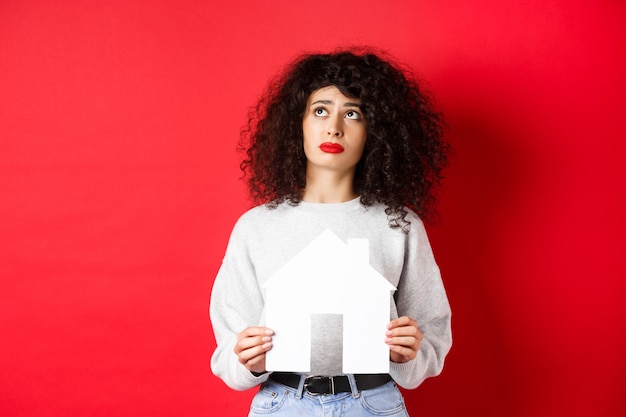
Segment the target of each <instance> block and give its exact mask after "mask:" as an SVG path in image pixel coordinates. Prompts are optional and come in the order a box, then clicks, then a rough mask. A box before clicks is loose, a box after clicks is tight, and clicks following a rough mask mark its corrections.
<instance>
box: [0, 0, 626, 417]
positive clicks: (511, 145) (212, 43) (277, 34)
mask: <svg viewBox="0 0 626 417" xmlns="http://www.w3.org/2000/svg"><path fill="white" fill-rule="evenodd" d="M385 4H386V2H381V1H368V0H367V1H361V2H294V1H287V0H284V1H271V2H270V1H267V2H253V1H249V2H246V1H243V0H230V1H206V0H205V1H186V2H175V1H165V0H158V1H139V0H130V1H122V0H120V1H109V2H82V1H54V2H52V1H35V0H32V1H28V0H25V1H17V0H4V1H2V2H1V3H0V231H1V233H0V259H1V262H0V279H1V284H2V286H1V291H0V329H1V334H2V336H0V415H3V416H44V415H45V416H71V415H80V416H120V415H121V416H147V415H150V416H173V415H185V416H207V415H245V413H246V410H247V408H248V403H249V399H250V397H251V395H252V394H253V392H252V391H250V392H246V393H237V392H233V391H230V390H229V389H228V388H226V386H225V385H224V384H223V383H222V382H221V381H220V380H218V379H217V378H215V377H214V376H213V375H211V373H210V371H209V366H208V363H209V357H210V354H211V352H212V350H213V347H214V340H213V336H212V332H211V327H210V322H209V319H208V312H207V310H208V303H209V294H210V289H211V285H212V280H213V277H214V276H215V273H216V271H217V269H218V267H219V264H220V261H221V258H222V255H223V252H224V249H225V245H226V241H227V238H228V235H229V233H230V229H231V227H232V225H233V223H234V221H235V220H236V219H237V217H238V216H239V215H240V214H241V213H242V212H243V211H244V210H245V209H246V208H247V206H248V203H247V201H246V198H245V193H244V189H243V187H242V184H241V183H240V182H239V181H238V177H239V173H238V168H237V166H238V160H237V157H238V156H237V154H236V152H235V150H234V149H235V143H236V141H237V136H238V132H239V128H240V126H241V125H242V124H243V123H244V122H245V116H246V109H247V107H248V106H249V105H251V104H252V103H253V102H254V99H255V98H256V97H258V95H259V94H260V92H261V90H262V88H263V86H264V83H265V81H266V80H267V79H268V77H270V76H271V75H272V74H273V73H274V72H275V71H276V70H277V69H278V68H280V66H281V65H282V64H283V63H284V62H285V61H286V60H288V59H289V58H291V57H293V56H294V55H295V54H297V53H298V52H300V51H303V50H320V49H322V50H324V49H328V48H333V47H335V46H337V45H346V44H352V43H356V44H372V45H375V46H378V47H382V48H386V49H388V50H389V51H390V52H391V53H393V54H394V55H396V56H397V57H399V58H400V59H401V60H402V61H405V62H407V63H408V64H410V65H411V66H413V67H415V68H417V69H418V70H419V72H420V73H421V75H422V76H423V77H424V78H425V79H426V80H428V81H429V83H430V87H431V89H432V90H433V92H434V93H435V95H436V96H437V97H438V98H439V101H440V103H441V107H442V108H443V110H444V111H445V113H446V114H447V116H448V122H449V126H450V132H451V133H450V140H451V141H452V142H453V145H454V148H455V153H454V156H453V164H452V165H451V168H450V170H449V172H448V176H447V179H446V182H445V186H444V188H443V190H442V192H441V204H440V213H441V221H440V222H439V223H438V224H435V225H432V226H431V227H430V228H429V232H430V234H431V238H432V243H433V246H434V250H435V254H436V256H437V258H438V260H439V262H440V264H441V268H442V271H443V273H444V280H445V282H446V285H447V288H448V291H449V296H450V301H451V303H452V307H453V311H454V322H453V326H454V333H455V345H454V347H453V350H452V352H451V354H450V356H449V360H448V362H447V366H446V369H445V370H444V373H443V374H442V376H440V377H438V378H436V379H432V380H429V381H427V382H426V383H425V384H424V385H422V386H421V387H420V388H419V389H417V390H415V391H410V392H407V393H406V395H407V403H408V405H409V408H410V411H411V412H412V413H413V414H414V415H438V416H446V417H447V416H477V417H478V416H480V417H489V416H494V417H495V416H501V415H507V416H514V417H516V416H520V417H521V416H533V417H538V416H563V415H567V416H596V417H609V416H615V417H617V416H623V415H624V414H625V413H626V400H624V398H626V397H625V396H624V392H626V378H625V377H624V375H625V374H626V360H625V359H624V352H626V335H625V332H624V330H625V326H624V318H625V313H626V307H625V306H626V303H625V302H624V301H623V300H624V298H625V296H626V284H625V283H624V282H625V280H624V278H626V276H625V275H626V274H625V256H624V236H625V232H626V227H625V226H626V224H625V223H626V222H625V220H624V218H625V216H624V213H625V212H626V210H625V209H626V195H625V194H626V184H625V182H626V181H625V180H626V173H625V169H624V163H625V162H626V161H625V159H626V158H625V148H626V146H625V139H626V123H625V118H624V114H625V110H626V100H625V99H624V97H626V82H625V81H624V78H625V77H624V76H625V75H626V71H625V70H626V62H625V58H624V57H625V55H624V51H626V45H625V44H626V41H625V38H626V13H625V12H626V7H625V6H624V5H623V3H622V2H619V1H609V0H604V1H592V0H586V1H585V0H580V1H569V0H568V1H565V0H554V1H545V0H530V1H524V2H502V1H493V0H492V1H482V2H468V1H465V0H448V1H432V2H423V1H422V2H414V1H405V2H393V4H394V6H393V7H392V6H386V5H385ZM390 4H391V3H390Z"/></svg>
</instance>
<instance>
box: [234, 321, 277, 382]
mask: <svg viewBox="0 0 626 417" xmlns="http://www.w3.org/2000/svg"><path fill="white" fill-rule="evenodd" d="M273 334H274V332H273V331H272V330H271V329H268V328H267V327H248V328H246V329H244V330H242V331H241V332H240V333H239V334H238V335H237V343H236V344H235V349H234V351H235V354H236V355H237V357H238V358H239V362H241V364H242V365H244V366H245V367H246V368H247V369H248V370H249V371H250V372H254V373H257V374H261V373H263V372H265V352H267V351H268V350H270V349H271V348H272V335H273Z"/></svg>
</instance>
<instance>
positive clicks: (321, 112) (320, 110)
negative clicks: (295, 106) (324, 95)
mask: <svg viewBox="0 0 626 417" xmlns="http://www.w3.org/2000/svg"><path fill="white" fill-rule="evenodd" d="M313 114H315V115H316V116H318V117H324V116H328V112H327V111H326V109H325V108H323V107H318V108H317V109H315V110H313Z"/></svg>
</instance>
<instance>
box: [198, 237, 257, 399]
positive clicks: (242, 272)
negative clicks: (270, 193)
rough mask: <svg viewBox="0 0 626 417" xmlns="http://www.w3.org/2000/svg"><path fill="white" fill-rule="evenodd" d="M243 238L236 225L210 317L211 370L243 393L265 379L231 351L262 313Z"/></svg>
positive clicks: (223, 264)
mask: <svg viewBox="0 0 626 417" xmlns="http://www.w3.org/2000/svg"><path fill="white" fill-rule="evenodd" d="M245 242H246V239H245V238H244V236H242V232H241V230H240V228H239V227H238V226H237V225H236V226H235V228H234V229H233V233H232V234H231V238H230V240H229V243H228V247H227V249H226V255H225V257H224V260H223V261H222V265H221V267H220V269H219V271H218V273H217V276H216V278H215V282H214V284H213V290H212V292H211V304H210V309H209V311H210V317H211V325H212V327H213V332H214V334H215V340H216V342H217V347H216V349H215V351H214V352H213V356H212V357H211V370H212V371H213V373H214V374H215V375H216V376H218V377H219V378H221V379H222V380H223V381H224V382H225V383H226V385H228V386H229V387H231V388H232V389H235V390H239V391H243V390H246V389H249V388H252V387H254V386H256V385H258V384H260V383H261V382H263V381H265V380H266V379H267V374H264V375H262V376H260V377H255V376H254V375H253V374H252V373H251V372H250V371H249V370H248V369H247V368H246V367H245V366H243V365H242V364H241V363H239V360H238V358H237V355H236V354H235V352H234V350H233V349H234V347H235V343H236V341H237V334H238V333H239V332H240V331H242V330H243V329H245V328H246V327H248V326H254V325H257V324H258V322H259V318H260V317H261V314H262V311H263V304H264V303H263V296H262V292H261V289H260V287H259V284H258V282H257V280H256V276H255V273H254V267H253V265H252V262H251V259H250V257H249V254H248V251H247V248H246V245H245Z"/></svg>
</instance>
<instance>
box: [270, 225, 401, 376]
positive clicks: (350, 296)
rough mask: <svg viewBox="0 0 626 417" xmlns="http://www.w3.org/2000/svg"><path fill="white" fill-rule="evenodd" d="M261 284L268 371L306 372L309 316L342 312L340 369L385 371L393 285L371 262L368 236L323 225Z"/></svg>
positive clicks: (308, 357)
mask: <svg viewBox="0 0 626 417" xmlns="http://www.w3.org/2000/svg"><path fill="white" fill-rule="evenodd" d="M263 288H264V289H265V290H266V303H265V306H266V325H267V327H269V328H271V329H273V330H274V336H273V343H272V345H273V346H272V349H271V350H270V351H269V352H268V353H267V356H266V369H267V370H268V371H285V372H309V371H310V362H311V315H312V314H341V315H342V316H343V366H342V370H343V372H344V373H387V372H389V347H388V346H387V345H386V344H385V341H384V339H385V331H386V325H387V323H388V322H389V311H390V291H393V290H395V287H394V286H393V285H391V283H389V281H387V280H386V279H385V277H383V276H382V275H381V274H379V273H378V272H377V271H376V270H375V269H374V268H372V267H371V266H370V264H369V241H368V240H367V239H349V240H348V242H347V243H345V242H343V241H342V240H341V239H340V238H339V237H338V236H337V235H336V234H334V233H333V232H332V231H330V230H328V229H327V230H325V231H324V232H323V233H322V234H321V235H320V236H318V237H317V238H316V239H315V240H314V241H313V242H312V243H311V244H310V245H308V246H307V247H306V248H304V249H303V250H302V251H301V252H300V253H298V254H297V255H296V256H295V257H294V258H293V259H292V260H291V261H289V262H288V263H287V264H286V265H285V266H284V267H283V268H281V269H280V270H279V271H277V272H276V273H275V274H274V275H273V276H272V277H270V279H268V280H267V281H266V282H265V283H264V284H263Z"/></svg>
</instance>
